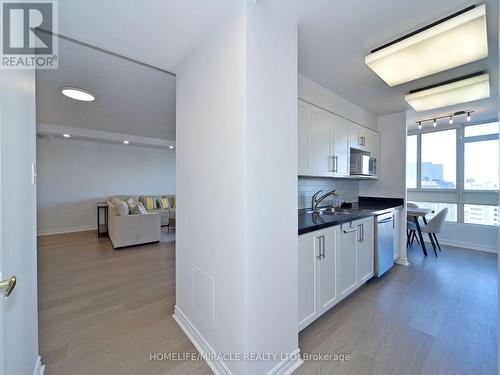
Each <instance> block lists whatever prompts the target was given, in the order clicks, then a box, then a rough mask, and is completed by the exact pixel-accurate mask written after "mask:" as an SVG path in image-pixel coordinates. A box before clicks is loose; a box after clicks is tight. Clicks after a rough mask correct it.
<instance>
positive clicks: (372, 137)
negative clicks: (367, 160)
mask: <svg viewBox="0 0 500 375" xmlns="http://www.w3.org/2000/svg"><path fill="white" fill-rule="evenodd" d="M362 136H363V137H364V138H363V144H364V145H365V146H364V149H365V150H366V151H368V152H369V153H370V155H371V156H373V157H377V154H378V134H377V133H376V132H374V131H372V130H369V129H364V130H363V134H362Z"/></svg>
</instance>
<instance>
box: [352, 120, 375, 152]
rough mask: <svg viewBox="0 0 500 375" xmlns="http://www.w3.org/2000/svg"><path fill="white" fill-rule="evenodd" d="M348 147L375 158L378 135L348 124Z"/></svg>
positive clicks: (353, 124)
mask: <svg viewBox="0 0 500 375" xmlns="http://www.w3.org/2000/svg"><path fill="white" fill-rule="evenodd" d="M349 147H352V148H357V149H358V150H363V151H367V152H369V153H370V155H371V156H373V157H375V158H376V157H377V156H378V133H377V132H375V131H373V130H370V129H367V128H365V127H363V126H360V125H358V124H355V123H350V127H349Z"/></svg>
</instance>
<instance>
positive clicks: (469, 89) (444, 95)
mask: <svg viewBox="0 0 500 375" xmlns="http://www.w3.org/2000/svg"><path fill="white" fill-rule="evenodd" d="M489 96H490V76H489V74H487V73H484V72H479V73H475V74H470V75H468V76H465V77H461V78H458V79H454V80H450V81H446V82H442V83H440V84H437V85H433V86H428V87H424V88H422V89H418V90H413V91H410V93H409V94H408V95H406V96H405V100H406V102H407V103H408V104H409V105H410V106H411V107H412V108H413V109H415V111H417V112H422V111H428V110H431V109H436V108H442V107H447V106H449V105H454V104H461V103H467V102H472V101H474V100H479V99H484V98H489Z"/></svg>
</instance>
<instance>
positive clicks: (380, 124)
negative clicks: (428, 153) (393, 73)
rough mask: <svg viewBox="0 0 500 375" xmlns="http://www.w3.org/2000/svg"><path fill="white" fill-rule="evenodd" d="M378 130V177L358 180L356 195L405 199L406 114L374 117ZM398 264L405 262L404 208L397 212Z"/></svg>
mask: <svg viewBox="0 0 500 375" xmlns="http://www.w3.org/2000/svg"><path fill="white" fill-rule="evenodd" d="M377 128H378V133H379V156H378V160H377V168H378V179H377V180H361V181H359V195H360V196H367V197H390V198H404V199H405V200H406V113H405V112H398V113H392V114H390V115H386V116H381V117H378V118H377ZM397 215H398V219H397V220H396V222H397V223H399V231H398V233H397V234H396V236H395V240H394V241H395V244H396V246H397V244H399V246H398V247H399V257H398V259H397V260H396V262H397V263H400V264H404V265H406V264H408V263H407V254H406V220H405V218H406V208H403V209H401V210H398V211H397Z"/></svg>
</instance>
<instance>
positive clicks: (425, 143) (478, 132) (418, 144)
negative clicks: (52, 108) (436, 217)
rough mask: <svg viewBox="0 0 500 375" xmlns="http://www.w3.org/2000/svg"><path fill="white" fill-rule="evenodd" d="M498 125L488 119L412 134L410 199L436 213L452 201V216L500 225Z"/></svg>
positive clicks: (409, 144)
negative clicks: (499, 211) (499, 213)
mask: <svg viewBox="0 0 500 375" xmlns="http://www.w3.org/2000/svg"><path fill="white" fill-rule="evenodd" d="M498 131H499V125H498V122H488V123H484V124H473V125H459V126H455V127H451V126H450V127H448V128H447V129H445V130H435V131H431V132H429V130H427V132H426V133H422V132H419V131H417V130H415V131H414V132H413V133H414V134H409V135H408V140H407V178H406V179H407V188H408V199H409V200H410V201H415V203H416V204H418V205H419V207H424V208H430V209H432V210H434V212H435V213H437V212H439V211H440V210H442V209H443V208H445V207H447V208H448V215H447V218H446V221H451V222H457V223H465V224H476V225H495V226H498V225H499V224H500V223H499V222H498V208H497V204H498V190H499V185H500V183H499V177H500V176H499V172H498V171H499V161H498V160H499V152H500V150H499V148H500V147H499V144H498V143H499V139H498V138H499V137H498ZM415 166H416V167H415Z"/></svg>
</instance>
